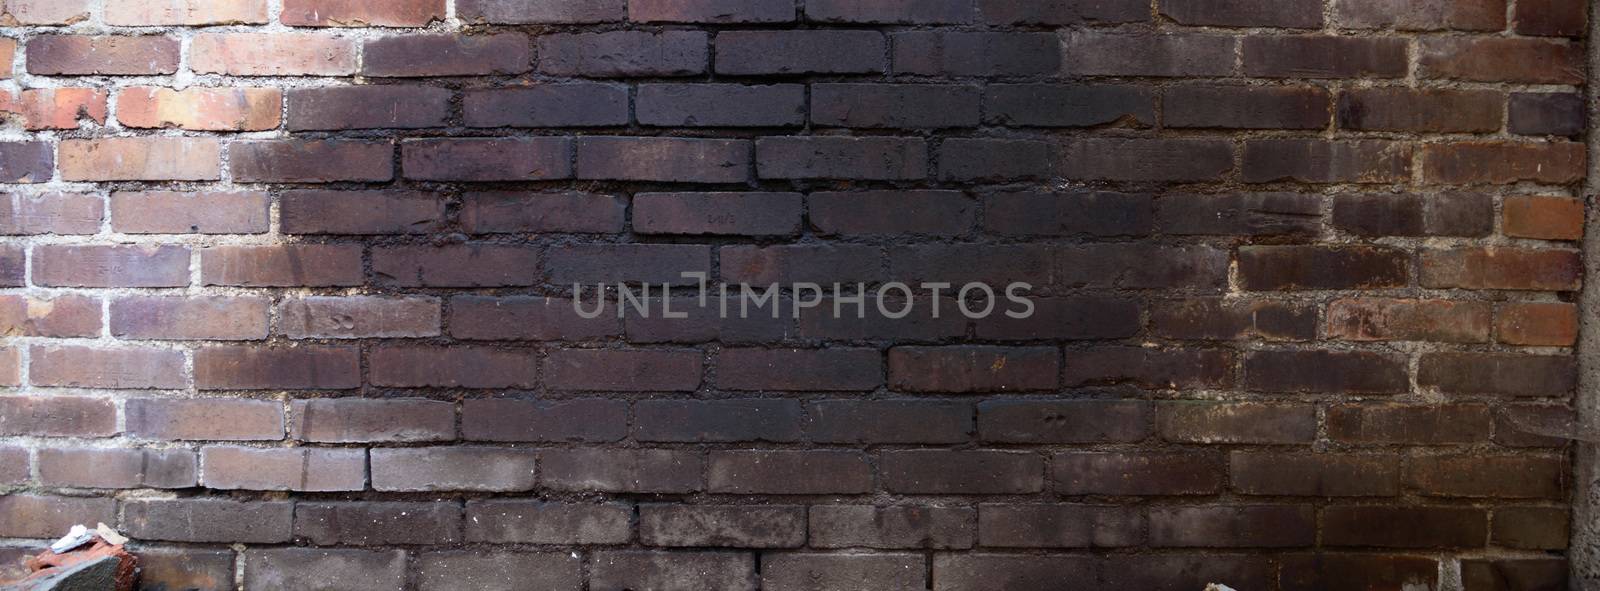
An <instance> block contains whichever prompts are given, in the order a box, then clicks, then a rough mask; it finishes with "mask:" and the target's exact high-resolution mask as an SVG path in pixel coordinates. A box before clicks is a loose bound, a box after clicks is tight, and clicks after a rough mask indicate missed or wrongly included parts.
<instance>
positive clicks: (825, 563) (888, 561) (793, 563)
mask: <svg viewBox="0 0 1600 591" xmlns="http://www.w3.org/2000/svg"><path fill="white" fill-rule="evenodd" d="M927 576H928V573H927V571H926V569H925V560H924V558H923V557H922V556H921V555H919V554H875V555H843V554H809V553H805V554H802V553H788V554H774V555H770V556H764V557H762V559H761V588H762V589H770V590H773V591H794V590H799V589H815V588H818V586H823V588H840V587H849V586H850V585H867V586H868V588H871V589H883V590H885V591H917V590H918V589H926V588H927Z"/></svg>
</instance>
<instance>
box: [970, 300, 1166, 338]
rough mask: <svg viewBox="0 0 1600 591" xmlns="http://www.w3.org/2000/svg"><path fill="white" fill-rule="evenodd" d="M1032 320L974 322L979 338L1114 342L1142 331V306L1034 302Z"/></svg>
mask: <svg viewBox="0 0 1600 591" xmlns="http://www.w3.org/2000/svg"><path fill="white" fill-rule="evenodd" d="M1035 304H1036V308H1035V309H1036V313H1035V314H1034V315H1033V317H1031V318H1025V319H1011V318H996V317H993V316H991V317H989V318H988V319H981V320H977V321H976V322H975V324H976V325H977V326H976V331H977V334H978V336H979V337H980V338H985V339H998V340H1006V341H1032V340H1038V339H1115V338H1123V337H1127V336H1131V335H1133V334H1134V333H1135V332H1138V329H1139V306H1138V304H1136V303H1135V302H1133V301H1132V300H1127V299H1120V298H1106V297H1094V296H1085V297H1067V298H1052V299H1047V300H1039V301H1036V302H1035Z"/></svg>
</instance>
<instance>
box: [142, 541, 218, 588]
mask: <svg viewBox="0 0 1600 591" xmlns="http://www.w3.org/2000/svg"><path fill="white" fill-rule="evenodd" d="M133 553H134V555H135V556H138V557H139V584H140V585H143V586H144V587H145V588H147V589H194V590H195V591H222V590H225V589H228V588H229V587H231V586H232V585H233V558H234V556H233V551H232V550H205V549H199V548H186V547H181V548H155V547H150V546H147V545H141V547H140V548H138V549H136V550H133Z"/></svg>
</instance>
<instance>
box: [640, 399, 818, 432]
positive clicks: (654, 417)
mask: <svg viewBox="0 0 1600 591" xmlns="http://www.w3.org/2000/svg"><path fill="white" fill-rule="evenodd" d="M800 416H801V410H800V403H799V402H797V401H793V400H641V401H639V402H637V403H635V404H634V408H633V437H634V439H636V440H639V441H664V442H705V441H774V442H791V441H796V440H799V439H800V432H801V425H800Z"/></svg>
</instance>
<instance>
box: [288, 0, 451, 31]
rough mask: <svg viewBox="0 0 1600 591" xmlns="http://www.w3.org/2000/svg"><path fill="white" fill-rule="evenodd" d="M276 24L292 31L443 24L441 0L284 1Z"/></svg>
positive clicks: (442, 1) (442, 0)
mask: <svg viewBox="0 0 1600 591" xmlns="http://www.w3.org/2000/svg"><path fill="white" fill-rule="evenodd" d="M278 20H279V21H281V22H282V23H283V24H285V25H288V26H291V27H426V26H428V25H429V24H430V23H432V22H434V21H442V20H444V0H394V1H391V2H384V3H372V2H366V1H364V0H284V3H283V13H282V14H281V15H279V16H278Z"/></svg>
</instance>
